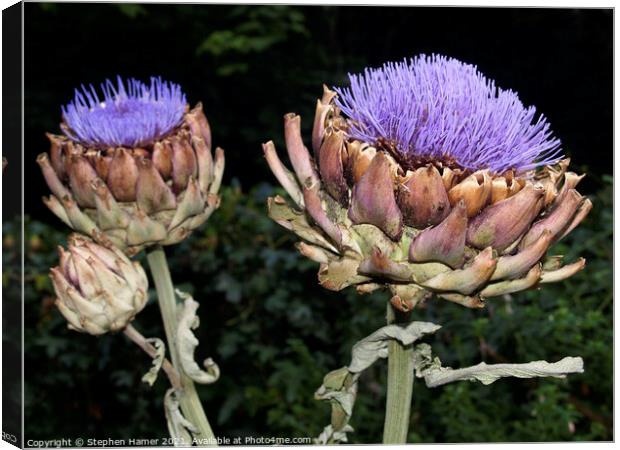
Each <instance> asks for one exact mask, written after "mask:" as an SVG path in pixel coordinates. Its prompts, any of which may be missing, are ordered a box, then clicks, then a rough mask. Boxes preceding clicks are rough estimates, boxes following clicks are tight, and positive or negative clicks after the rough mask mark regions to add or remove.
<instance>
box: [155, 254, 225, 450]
mask: <svg viewBox="0 0 620 450" xmlns="http://www.w3.org/2000/svg"><path fill="white" fill-rule="evenodd" d="M147 259H148V262H149V267H150V268H151V275H152V276H153V280H154V281H155V288H156V289H157V298H158V300H159V309H160V311H161V317H162V319H163V321H164V328H165V330H166V339H167V341H168V351H169V352H170V358H171V359H172V365H173V366H174V367H175V369H176V370H177V371H178V372H179V374H180V375H181V384H182V386H183V392H182V393H181V395H180V404H181V411H182V412H183V415H184V416H185V418H186V419H187V420H189V421H190V422H191V423H192V424H193V425H194V426H195V427H196V428H197V429H198V431H199V433H194V437H195V438H196V439H197V441H198V442H203V443H205V445H215V435H214V434H213V430H212V429H211V425H209V421H208V420H207V416H206V415H205V412H204V410H203V409H202V404H201V403H200V399H199V398H198V393H197V392H196V387H195V386H194V382H193V381H192V379H191V378H190V377H188V376H187V375H186V374H185V373H184V372H183V369H182V367H181V364H180V361H179V354H178V351H177V346H176V329H177V300H176V296H175V293H174V285H173V284H172V278H171V277H170V270H169V269H168V263H167V261H166V254H165V253H164V249H163V248H162V247H160V246H156V247H154V248H153V249H152V250H150V251H149V252H148V253H147Z"/></svg>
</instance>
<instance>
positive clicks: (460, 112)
mask: <svg viewBox="0 0 620 450" xmlns="http://www.w3.org/2000/svg"><path fill="white" fill-rule="evenodd" d="M349 79H350V82H351V86H350V87H348V88H338V87H336V88H334V90H335V91H336V92H337V93H338V97H337V98H336V104H337V105H338V106H339V107H340V109H341V110H342V112H343V113H344V114H345V115H346V116H347V117H348V119H349V121H348V122H349V125H350V129H349V135H350V136H351V137H352V138H354V139H359V140H362V141H365V142H369V143H373V144H378V143H379V144H381V143H383V145H384V144H385V143H389V145H390V146H393V148H394V149H395V151H396V153H397V155H396V156H397V157H398V156H400V158H399V159H401V160H403V161H412V160H418V161H437V162H442V163H445V162H446V161H451V162H454V163H456V164H457V165H458V166H461V167H463V168H465V169H470V170H479V169H490V170H491V171H493V172H496V173H502V172H504V171H506V170H508V169H515V170H517V171H525V170H529V169H533V168H535V167H537V166H541V165H545V164H553V163H555V162H557V161H559V160H560V159H561V158H562V155H561V153H560V152H561V150H560V141H559V140H558V139H556V138H554V137H552V133H551V130H550V129H549V124H548V123H547V120H546V118H545V117H544V116H542V115H540V116H539V117H538V118H537V119H536V118H535V114H536V108H535V107H533V106H530V107H528V108H526V107H524V106H523V104H522V103H521V101H520V100H519V97H518V95H517V94H516V93H515V92H513V91H510V90H507V91H506V90H502V89H500V88H497V87H496V86H495V82H494V81H493V80H489V79H488V78H486V77H485V76H484V75H482V74H481V73H480V72H479V71H478V70H477V68H476V67H475V66H472V65H469V64H464V63H462V62H460V61H458V60H456V59H453V58H446V57H444V56H440V55H433V56H430V57H429V56H426V55H421V56H418V57H416V58H413V59H410V60H404V61H402V62H399V63H387V64H384V65H383V66H382V67H381V68H378V69H366V70H365V71H364V73H363V74H358V75H354V74H349Z"/></svg>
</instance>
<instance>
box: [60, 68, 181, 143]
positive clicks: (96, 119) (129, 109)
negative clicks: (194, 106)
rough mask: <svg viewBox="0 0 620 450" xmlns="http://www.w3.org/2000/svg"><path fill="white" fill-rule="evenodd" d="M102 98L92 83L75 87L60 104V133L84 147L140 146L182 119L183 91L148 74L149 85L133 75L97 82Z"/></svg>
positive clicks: (173, 84) (168, 130) (161, 135)
mask: <svg viewBox="0 0 620 450" xmlns="http://www.w3.org/2000/svg"><path fill="white" fill-rule="evenodd" d="M101 92H102V94H103V99H102V100H100V97H99V94H98V93H97V91H96V90H95V88H94V87H93V86H92V85H89V87H88V88H87V87H85V86H84V85H82V86H81V90H79V89H76V90H75V97H74V99H73V100H72V101H71V102H69V104H68V105H66V106H63V107H62V113H63V119H64V121H65V124H64V126H63V127H62V128H63V132H64V133H65V134H66V135H67V137H69V138H70V139H73V140H75V141H78V142H80V143H82V144H84V145H86V146H90V147H97V148H106V147H117V146H123V147H142V146H148V145H150V144H152V143H153V142H155V141H157V140H159V139H161V138H163V137H164V136H165V135H167V134H168V133H170V132H171V131H172V130H174V129H175V128H176V127H177V126H178V125H179V124H180V123H181V121H182V120H183V114H184V112H185V108H186V103H187V101H186V98H185V94H184V93H183V92H182V91H181V87H180V86H179V85H177V84H175V83H169V82H167V81H163V80H162V79H161V78H160V77H151V81H150V84H146V83H142V82H141V81H139V80H136V79H134V78H129V79H127V80H125V81H123V80H122V79H121V77H120V76H119V77H117V84H116V85H114V84H113V83H112V81H110V80H106V81H105V82H104V83H102V84H101Z"/></svg>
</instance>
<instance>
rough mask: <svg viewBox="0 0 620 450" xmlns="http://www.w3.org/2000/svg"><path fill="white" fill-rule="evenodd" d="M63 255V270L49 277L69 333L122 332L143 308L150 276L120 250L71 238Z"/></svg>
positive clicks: (53, 271)
mask: <svg viewBox="0 0 620 450" xmlns="http://www.w3.org/2000/svg"><path fill="white" fill-rule="evenodd" d="M59 254H60V264H59V265H58V266H57V267H54V268H52V269H51V270H50V277H51V278H52V283H53V285H54V290H55V292H56V296H57V299H56V306H57V307H58V309H59V311H60V312H61V313H62V315H63V316H64V317H65V319H67V321H68V322H69V328H71V329H73V330H76V331H80V332H83V333H89V334H92V335H95V336H97V335H101V334H104V333H107V332H109V331H118V330H121V329H123V328H124V327H125V326H126V325H127V324H128V323H129V322H130V321H132V320H133V318H134V317H135V316H136V314H137V313H139V312H140V311H141V310H142V308H144V305H145V304H146V301H147V291H148V281H147V278H146V274H145V272H144V270H143V269H142V267H141V266H140V264H139V263H138V262H132V261H130V260H129V259H128V257H127V256H126V255H125V254H124V253H123V252H121V251H120V250H118V249H117V248H115V247H113V246H109V247H106V246H103V245H99V244H96V243H95V242H93V241H91V240H90V239H88V238H86V237H84V236H81V235H76V234H73V235H71V236H70V237H69V245H68V247H67V250H66V251H65V250H64V249H63V248H62V247H61V248H59Z"/></svg>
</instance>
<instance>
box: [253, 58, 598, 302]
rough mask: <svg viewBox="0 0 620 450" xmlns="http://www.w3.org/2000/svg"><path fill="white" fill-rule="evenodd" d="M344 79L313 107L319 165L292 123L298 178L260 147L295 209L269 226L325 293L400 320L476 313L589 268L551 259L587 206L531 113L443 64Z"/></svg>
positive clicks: (410, 63)
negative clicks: (368, 304) (376, 296)
mask: <svg viewBox="0 0 620 450" xmlns="http://www.w3.org/2000/svg"><path fill="white" fill-rule="evenodd" d="M349 78H350V86H349V87H346V88H334V90H330V89H328V88H324V93H323V96H322V98H321V99H320V100H318V101H317V106H316V115H315V120H314V126H313V131H312V139H311V141H312V150H313V151H312V154H311V153H310V152H309V151H308V150H307V148H306V147H305V145H304V143H303V141H302V136H301V131H300V117H299V116H297V115H295V114H287V115H286V116H285V117H284V134H285V141H286V147H287V150H288V156H289V159H290V161H291V164H292V166H293V169H294V174H293V173H292V172H290V171H289V170H288V169H287V168H286V167H285V166H284V165H283V164H282V162H281V161H280V159H279V158H278V156H277V154H276V151H275V147H274V145H273V143H272V142H271V141H270V142H268V143H266V144H264V145H263V149H264V152H265V156H266V159H267V162H268V164H269V166H270V168H271V170H272V171H273V173H274V174H275V176H276V177H277V179H278V181H279V182H280V183H281V184H282V186H283V187H284V188H285V190H286V191H287V193H288V194H289V195H290V197H291V200H292V202H289V201H287V200H285V199H284V198H282V197H280V196H276V197H274V198H270V199H269V205H268V206H269V214H270V216H271V217H272V218H273V219H274V220H275V221H276V222H278V223H279V224H281V225H282V226H284V227H286V228H288V229H290V230H291V231H293V232H294V233H296V234H297V235H298V236H299V237H300V238H301V239H302V241H301V242H300V243H299V244H298V248H299V250H300V251H301V253H302V254H304V255H306V256H307V257H309V258H311V259H313V260H315V261H317V262H318V263H320V269H319V281H320V283H321V284H322V285H323V286H324V287H326V288H327V289H331V290H341V289H343V288H345V287H347V286H352V285H354V286H356V288H357V290H358V291H359V292H361V293H365V292H371V291H373V290H375V289H378V288H388V289H389V290H390V291H391V293H392V299H391V302H392V304H393V305H394V306H395V307H397V308H398V309H400V310H402V311H409V310H411V309H412V308H413V307H414V306H415V305H416V304H417V303H419V302H421V301H423V300H425V299H426V298H428V297H429V296H430V295H431V294H432V293H435V294H437V295H439V296H440V297H441V298H444V299H446V300H449V301H453V302H456V303H459V304H462V305H464V306H467V307H472V308H478V307H483V306H484V299H485V298H488V297H494V296H498V295H503V294H509V293H513V292H517V291H521V290H525V289H529V288H533V287H536V286H538V285H539V284H541V283H547V282H554V281H559V280H562V279H564V278H567V277H569V276H571V275H573V274H574V273H576V272H578V271H579V270H581V269H582V268H583V267H584V264H585V261H584V260H583V259H579V260H578V261H576V262H574V263H572V264H568V265H564V266H562V263H561V257H555V256H553V257H547V258H546V257H545V256H546V252H547V249H548V248H549V246H550V245H552V244H553V243H555V242H557V241H558V240H559V239H561V238H562V237H564V236H566V235H567V234H568V233H569V232H570V231H571V230H573V229H574V228H575V227H576V226H577V225H578V224H579V223H580V222H581V220H583V218H584V217H585V216H586V215H587V214H588V212H589V211H590V209H591V207H592V204H591V202H590V200H588V199H585V198H584V197H582V196H581V195H580V194H579V193H578V192H577V191H576V190H575V187H576V185H577V183H578V182H579V181H580V179H581V178H582V177H583V175H581V176H580V175H577V174H575V173H573V172H569V171H567V169H568V164H569V160H568V159H566V158H563V157H562V155H561V149H560V142H559V140H558V139H556V138H554V137H553V136H552V133H551V131H550V128H549V124H548V122H547V120H546V119H545V118H544V117H543V116H539V117H538V118H536V117H535V116H536V110H535V108H534V107H529V108H526V107H525V106H524V105H523V104H522V103H521V101H520V100H519V98H518V96H517V94H516V93H515V92H512V91H507V90H502V89H499V88H497V87H496V86H495V84H494V82H493V81H491V80H489V79H487V78H486V77H484V76H483V75H482V74H481V73H480V72H479V71H478V70H477V68H476V67H475V66H472V65H468V64H464V63H462V62H460V61H458V60H455V59H451V58H446V57H443V56H438V55H433V56H424V55H422V56H419V57H417V58H414V59H411V60H405V61H402V62H399V63H388V64H385V65H384V66H382V67H380V68H377V69H366V70H365V72H364V73H362V74H358V75H349Z"/></svg>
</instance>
